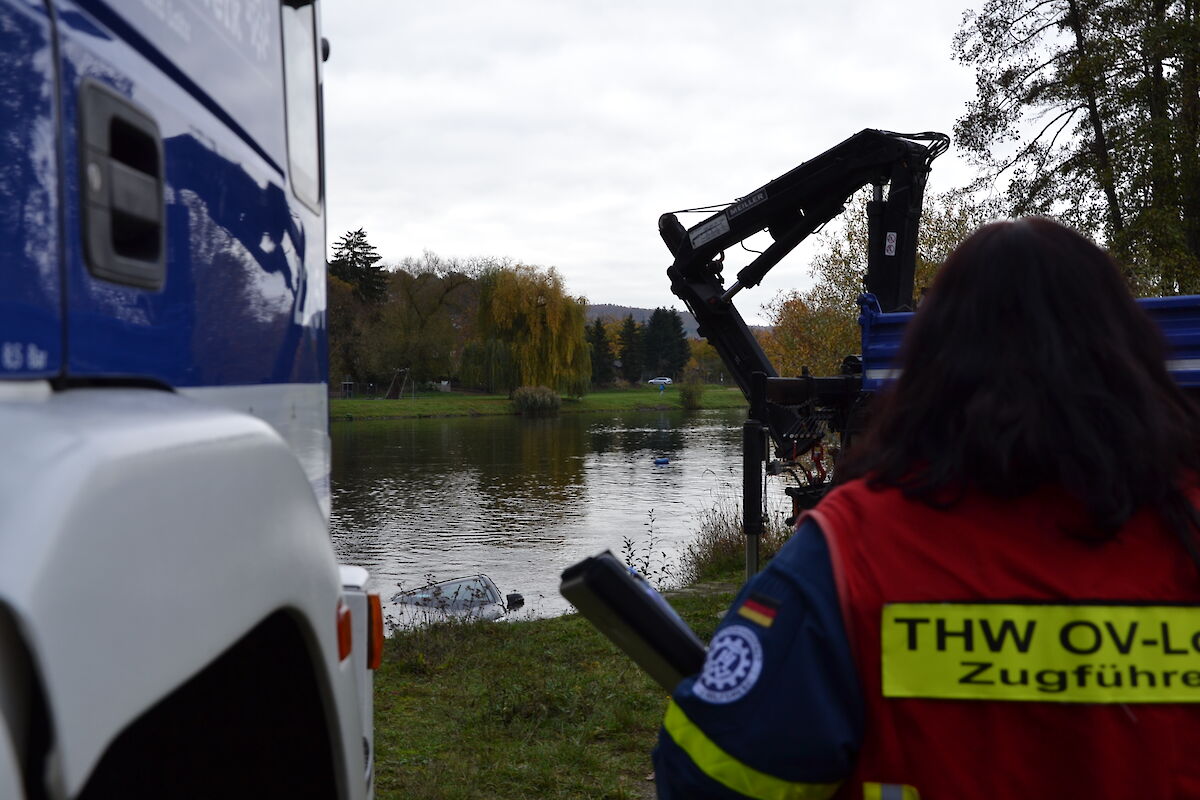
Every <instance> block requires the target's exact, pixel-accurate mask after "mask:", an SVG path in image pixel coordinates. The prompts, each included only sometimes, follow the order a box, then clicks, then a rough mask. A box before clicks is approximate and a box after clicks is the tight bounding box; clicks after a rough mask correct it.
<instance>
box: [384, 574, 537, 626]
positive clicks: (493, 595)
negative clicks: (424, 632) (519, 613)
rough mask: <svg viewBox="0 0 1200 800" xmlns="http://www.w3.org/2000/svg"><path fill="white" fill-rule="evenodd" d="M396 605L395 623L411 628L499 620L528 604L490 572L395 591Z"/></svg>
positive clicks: (392, 619)
mask: <svg viewBox="0 0 1200 800" xmlns="http://www.w3.org/2000/svg"><path fill="white" fill-rule="evenodd" d="M392 602H393V603H395V604H396V607H395V608H394V609H392V611H393V612H394V613H392V614H389V615H388V622H389V623H391V624H392V626H393V627H398V628H411V627H414V626H417V625H425V624H428V623H430V622H438V621H444V620H448V619H461V620H474V619H479V620H487V621H489V622H490V621H492V620H497V619H500V618H501V617H503V616H504V615H505V614H509V613H511V612H513V611H516V610H517V609H519V608H521V607H522V606H524V605H525V598H524V597H523V596H522V595H520V594H516V593H512V594H509V595H507V596H505V595H501V594H500V589H499V588H497V586H496V584H495V582H493V581H492V579H491V578H489V577H488V576H487V575H468V576H466V577H462V578H451V579H450V580H446V581H439V582H438V583H431V584H429V585H428V586H422V587H421V588H420V589H412V590H409V591H407V592H397V593H396V594H394V595H392Z"/></svg>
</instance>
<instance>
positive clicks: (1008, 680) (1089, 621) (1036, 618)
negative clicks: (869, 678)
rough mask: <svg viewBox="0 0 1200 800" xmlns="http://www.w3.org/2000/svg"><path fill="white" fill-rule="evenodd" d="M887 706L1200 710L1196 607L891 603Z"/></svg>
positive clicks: (885, 651) (885, 632) (885, 652)
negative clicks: (934, 702)
mask: <svg viewBox="0 0 1200 800" xmlns="http://www.w3.org/2000/svg"><path fill="white" fill-rule="evenodd" d="M880 645H881V649H882V656H883V658H882V662H883V695H884V696H885V697H931V698H940V699H961V700H1017V701H1030V700H1032V701H1040V702H1054V703H1200V607H1196V606H1135V605H1098V604H1080V605H1050V604H1044V605H1043V604H1019V603H892V604H889V605H886V606H884V608H883V615H882V626H881V630H880Z"/></svg>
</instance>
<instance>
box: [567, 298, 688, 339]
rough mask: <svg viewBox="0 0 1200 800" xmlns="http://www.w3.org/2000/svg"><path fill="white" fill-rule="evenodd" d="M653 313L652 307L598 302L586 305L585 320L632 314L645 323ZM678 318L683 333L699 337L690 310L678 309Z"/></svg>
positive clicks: (641, 322)
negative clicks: (681, 324) (680, 321)
mask: <svg viewBox="0 0 1200 800" xmlns="http://www.w3.org/2000/svg"><path fill="white" fill-rule="evenodd" d="M653 313H654V309H653V308H633V307H632V306H614V305H612V304H611V303H598V304H596V305H589V306H588V307H587V321H588V322H591V321H592V320H594V319H596V318H597V317H598V318H600V319H615V320H622V319H625V318H626V317H628V316H629V315H630V314H632V315H633V321H634V322H636V323H638V324H640V325H645V324H646V321H647V320H648V319H650V315H651V314H653ZM679 318H680V319H681V320H683V333H684V335H685V336H687V338H689V339H697V338H699V334H698V333H696V328H697V327H699V326H698V325H697V323H696V318H695V317H693V316H692V314H691V312H690V311H680V312H679Z"/></svg>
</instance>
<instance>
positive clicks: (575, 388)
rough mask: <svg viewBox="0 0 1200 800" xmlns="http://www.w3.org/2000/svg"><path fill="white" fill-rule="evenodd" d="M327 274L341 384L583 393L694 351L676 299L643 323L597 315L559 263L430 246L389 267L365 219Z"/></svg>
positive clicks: (685, 358)
mask: <svg viewBox="0 0 1200 800" xmlns="http://www.w3.org/2000/svg"><path fill="white" fill-rule="evenodd" d="M328 285H329V298H328V309H329V310H328V326H327V329H328V334H329V364H330V379H331V381H333V383H334V384H335V385H336V384H338V383H340V382H341V381H343V380H351V381H353V382H355V383H368V384H374V385H375V386H377V387H380V388H381V389H383V388H386V389H388V390H389V391H390V393H391V394H397V393H398V389H399V386H406V385H408V383H407V382H408V381H412V382H413V383H414V384H416V385H424V384H426V383H428V382H431V381H452V382H453V383H454V384H456V385H458V386H460V387H462V388H467V389H475V390H480V391H487V392H501V393H507V392H511V391H512V390H513V389H515V388H517V387H519V386H546V387H549V388H551V389H553V390H554V391H556V392H558V393H560V394H563V395H568V396H580V395H582V394H584V393H585V392H586V391H587V390H588V389H589V388H593V387H602V386H611V385H614V384H617V383H619V382H628V383H638V382H640V381H642V380H645V379H646V377H648V374H650V373H652V374H653V375H654V376H658V375H665V376H668V377H677V376H678V375H680V374H681V372H682V371H683V370H684V368H685V367H686V366H687V365H688V363H689V361H691V360H692V359H693V355H692V350H691V347H690V346H689V343H688V341H687V338H686V336H685V335H684V331H683V322H682V320H681V319H680V317H679V314H678V312H676V311H674V310H671V309H662V308H659V309H656V310H655V311H654V313H653V314H652V315H651V317H650V319H649V320H648V321H647V322H646V324H644V325H643V324H639V323H637V322H635V321H634V320H633V317H632V316H630V317H628V318H627V319H625V320H623V321H620V322H619V323H617V322H614V321H608V322H607V323H606V322H605V321H604V320H599V319H597V320H595V321H594V322H593V323H592V324H591V325H588V324H587V322H586V310H587V302H586V300H585V299H584V298H582V297H575V296H572V295H571V294H570V293H569V292H568V291H567V289H566V286H565V285H564V283H563V281H562V277H561V276H560V275H559V274H558V271H557V270H555V269H554V268H553V267H551V268H545V269H544V268H541V267H536V266H530V265H526V264H520V263H516V262H513V261H511V260H509V259H500V258H474V259H444V258H442V257H440V256H438V255H437V254H436V253H431V252H426V253H424V254H423V255H422V256H421V257H420V258H406V259H404V260H402V261H400V262H399V263H398V264H395V265H393V266H391V267H385V266H384V265H383V264H382V258H381V256H380V255H379V253H378V252H377V251H376V249H375V248H374V246H372V245H371V243H370V242H369V241H368V239H367V234H366V232H365V231H364V230H363V229H361V228H360V229H358V230H355V231H349V232H347V233H346V234H344V235H343V236H342V237H341V238H340V239H339V240H338V241H337V242H336V243H335V246H334V253H333V258H332V260H331V261H330V264H329V284H328ZM610 329H612V331H613V333H612V334H611V335H610V333H609V331H610ZM710 349H711V348H710ZM699 356H700V358H701V359H704V357H705V353H704V349H703V348H699ZM696 363H697V366H696V368H697V369H703V366H701V364H700V362H699V361H698V362H696ZM708 366H709V367H710V368H711V366H712V365H711V363H710V364H708Z"/></svg>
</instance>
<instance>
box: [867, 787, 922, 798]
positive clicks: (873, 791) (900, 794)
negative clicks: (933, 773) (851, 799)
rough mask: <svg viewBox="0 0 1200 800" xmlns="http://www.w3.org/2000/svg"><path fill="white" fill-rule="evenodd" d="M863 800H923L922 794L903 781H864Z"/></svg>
mask: <svg viewBox="0 0 1200 800" xmlns="http://www.w3.org/2000/svg"><path fill="white" fill-rule="evenodd" d="M863 800H921V794H920V792H918V791H917V790H916V789H914V788H913V787H911V786H905V785H904V784H903V783H864V784H863Z"/></svg>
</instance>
